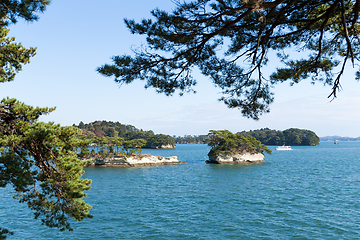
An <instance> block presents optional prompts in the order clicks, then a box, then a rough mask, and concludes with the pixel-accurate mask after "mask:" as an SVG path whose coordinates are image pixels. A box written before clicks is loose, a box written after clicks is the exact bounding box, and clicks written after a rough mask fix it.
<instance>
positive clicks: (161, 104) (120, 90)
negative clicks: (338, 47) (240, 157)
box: [0, 0, 360, 137]
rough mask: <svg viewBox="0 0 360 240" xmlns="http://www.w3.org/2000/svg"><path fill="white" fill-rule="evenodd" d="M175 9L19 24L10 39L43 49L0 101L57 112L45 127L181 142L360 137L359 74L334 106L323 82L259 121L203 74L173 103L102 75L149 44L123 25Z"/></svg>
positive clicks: (299, 90) (350, 73)
mask: <svg viewBox="0 0 360 240" xmlns="http://www.w3.org/2000/svg"><path fill="white" fill-rule="evenodd" d="M174 7H175V5H174V3H173V2H172V1H171V0H152V1H148V0H132V1H124V0H102V1H98V0H97V1H95V0H76V1H74V0H61V1H60V0H53V1H52V3H51V5H50V6H48V8H47V10H46V11H45V12H44V13H43V14H40V19H39V20H38V21H37V22H32V23H28V22H24V21H22V20H20V21H19V23H17V24H16V25H11V27H10V33H9V36H14V37H15V38H16V42H21V43H22V44H23V45H24V46H25V47H37V55H36V56H35V57H34V58H32V60H31V63H30V64H27V65H25V66H24V67H23V70H22V71H21V72H20V73H19V74H18V75H17V76H16V78H15V81H13V82H8V83H2V84H1V88H0V96H1V97H7V96H9V97H12V98H17V99H18V100H20V101H22V102H25V103H26V104H28V105H33V106H40V107H45V106H47V107H54V106H56V111H55V112H53V113H51V114H49V115H47V116H44V117H42V118H41V120H42V121H45V122H48V121H52V122H55V123H59V124H61V125H63V126H68V125H73V124H79V123H80V121H83V122H84V123H90V122H93V121H96V120H107V121H114V122H116V121H118V122H121V123H123V124H131V125H133V126H135V127H137V128H139V129H143V130H153V131H154V132H155V133H163V134H169V135H177V136H183V135H200V134H207V133H208V131H209V130H220V129H227V130H230V131H232V132H239V131H244V130H245V131H248V130H255V129H260V128H270V129H275V130H285V129H288V128H292V127H293V128H300V129H308V130H312V131H314V132H315V133H316V134H317V135H318V136H320V137H323V136H332V135H339V136H344V137H345V136H347V137H359V136H360V128H359V126H358V123H359V119H360V94H359V93H360V83H359V82H357V81H355V75H354V70H353V69H352V68H348V69H347V71H346V73H345V75H344V76H343V78H342V91H341V92H340V93H339V94H338V98H336V99H335V100H333V101H330V99H328V98H327V96H328V95H329V94H330V92H331V86H324V85H323V84H322V83H320V82H319V83H316V84H315V85H312V84H310V81H303V82H301V83H299V84H297V85H295V86H292V87H291V86H290V85H289V83H282V84H279V85H277V86H275V88H274V89H273V92H274V93H275V101H274V103H272V104H271V105H270V110H271V112H270V113H268V114H264V115H262V116H261V117H260V120H259V121H255V120H252V119H248V118H245V117H243V116H242V114H241V113H240V111H239V110H237V109H229V108H227V107H226V105H225V104H224V103H222V102H219V101H218V100H217V99H218V98H220V97H221V93H220V89H219V88H216V87H215V86H214V85H213V83H212V82H211V80H209V79H208V78H207V77H205V76H202V75H200V74H196V80H197V81H198V85H197V86H196V87H195V90H196V91H197V93H196V94H192V93H191V94H185V95H184V96H182V97H180V96H178V95H176V94H175V95H174V96H170V97H167V96H165V95H162V94H157V93H156V92H155V90H154V89H152V88H149V89H144V82H141V81H136V82H134V83H132V84H129V85H123V86H121V87H119V85H117V84H116V83H115V82H114V79H113V78H107V77H103V76H101V75H100V74H98V73H97V72H96V68H97V67H99V66H101V65H103V64H105V63H111V57H112V56H114V55H123V54H132V51H131V49H132V48H136V47H139V46H141V44H145V38H144V37H142V36H138V35H132V34H131V33H130V32H129V31H128V29H127V28H126V27H125V24H124V21H123V19H124V18H128V19H134V20H137V21H140V20H141V19H143V18H149V17H150V16H151V15H150V11H151V10H152V9H154V8H160V9H164V10H171V9H172V8H174ZM277 64H279V62H278V61H277V59H273V60H272V59H270V64H269V67H270V69H271V68H273V69H275V68H276V66H277Z"/></svg>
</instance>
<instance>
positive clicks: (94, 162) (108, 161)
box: [82, 154, 186, 167]
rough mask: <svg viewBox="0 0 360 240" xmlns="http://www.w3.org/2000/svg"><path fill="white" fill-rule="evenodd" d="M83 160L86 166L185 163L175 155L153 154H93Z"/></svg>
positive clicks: (136, 165) (138, 165)
mask: <svg viewBox="0 0 360 240" xmlns="http://www.w3.org/2000/svg"><path fill="white" fill-rule="evenodd" d="M82 160H84V161H89V164H87V165H86V167H140V166H156V165H176V164H186V162H180V161H179V160H178V159H177V157H176V156H171V157H162V156H153V155H150V154H141V155H136V154H134V155H131V156H126V155H114V156H93V157H88V158H83V159H82Z"/></svg>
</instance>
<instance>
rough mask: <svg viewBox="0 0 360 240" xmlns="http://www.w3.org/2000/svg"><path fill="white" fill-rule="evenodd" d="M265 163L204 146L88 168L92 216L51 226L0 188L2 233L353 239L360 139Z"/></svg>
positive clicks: (282, 154)
mask: <svg viewBox="0 0 360 240" xmlns="http://www.w3.org/2000/svg"><path fill="white" fill-rule="evenodd" d="M270 148H271V149H272V150H273V154H272V155H266V157H265V163H261V164H245V165H207V164H205V162H204V161H205V159H206V157H207V153H208V151H209V147H208V146H206V145H198V144H188V145H178V146H177V148H176V149H173V150H144V151H143V153H151V154H154V155H161V156H173V155H175V156H178V159H179V160H180V161H186V162H188V164H187V165H171V166H155V167H136V168H86V173H85V176H84V177H86V178H90V179H92V181H93V183H92V189H91V190H90V191H89V192H88V197H87V198H86V199H85V200H86V202H87V203H89V204H91V205H92V206H93V209H92V211H91V213H92V214H93V215H94V218H93V219H88V220H84V221H82V222H78V223H75V222H74V223H73V224H72V226H73V227H74V231H73V232H59V231H58V230H57V229H49V228H47V227H45V226H43V225H41V223H40V221H38V220H36V221H35V220H34V218H33V214H32V213H31V212H30V211H29V210H28V209H27V207H26V205H25V204H20V203H18V202H16V200H14V199H12V195H13V193H12V192H11V191H10V190H9V189H10V188H6V189H0V195H1V196H2V197H1V201H0V226H2V227H5V228H8V229H9V230H12V231H14V235H13V236H10V237H8V239H359V238H360V156H359V154H360V143H359V142H340V144H339V145H334V144H333V143H332V142H321V144H320V145H319V146H316V147H293V150H292V151H275V150H274V147H270Z"/></svg>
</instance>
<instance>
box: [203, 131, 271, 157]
mask: <svg viewBox="0 0 360 240" xmlns="http://www.w3.org/2000/svg"><path fill="white" fill-rule="evenodd" d="M205 143H207V144H208V145H209V146H210V147H212V148H211V150H210V152H209V153H208V156H209V160H207V161H206V163H209V164H211V163H213V164H236V163H259V162H264V158H265V155H264V154H263V152H266V153H268V154H271V150H270V149H268V148H267V147H266V146H265V145H263V144H261V142H260V141H258V140H256V139H255V138H254V137H252V136H244V135H241V134H233V133H231V132H230V131H228V130H220V131H215V130H210V133H209V134H208V135H207V139H206V140H205Z"/></svg>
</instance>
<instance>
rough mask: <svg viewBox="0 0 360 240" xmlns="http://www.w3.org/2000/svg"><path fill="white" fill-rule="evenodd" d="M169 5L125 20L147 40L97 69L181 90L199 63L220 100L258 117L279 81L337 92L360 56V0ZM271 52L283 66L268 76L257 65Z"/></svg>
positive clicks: (189, 87) (188, 86) (220, 0)
mask: <svg viewBox="0 0 360 240" xmlns="http://www.w3.org/2000/svg"><path fill="white" fill-rule="evenodd" d="M175 3H176V8H175V9H174V10H173V11H172V12H170V13H168V12H165V11H162V10H159V9H155V10H153V11H152V12H151V13H152V15H153V17H154V18H155V20H152V19H143V20H142V21H141V22H140V23H136V22H135V21H134V20H128V19H125V24H126V26H127V27H128V28H129V30H130V31H131V33H132V34H140V35H145V36H146V41H147V46H145V47H142V48H140V49H137V50H135V51H134V54H135V56H134V57H132V56H129V55H122V56H114V57H113V58H112V60H113V64H105V65H103V66H101V67H99V68H98V69H97V71H98V72H99V73H101V74H102V75H104V76H108V77H111V76H113V77H115V82H117V83H119V84H120V85H121V84H123V83H126V84H128V83H131V82H133V81H134V80H136V79H139V80H146V84H145V87H146V88H148V87H153V88H155V89H156V91H157V92H159V93H165V94H166V95H172V94H173V93H174V92H175V91H176V90H178V91H179V92H180V94H181V95H182V94H183V93H185V92H192V91H194V89H193V87H194V86H195V85H196V80H195V79H194V78H193V75H192V70H193V69H194V68H196V67H197V68H198V69H199V70H200V71H201V73H202V74H203V75H205V76H209V77H210V78H211V79H212V81H213V83H214V84H215V86H217V87H220V88H221V89H222V90H223V94H224V95H223V97H221V98H220V100H222V101H223V102H224V103H225V104H227V106H228V107H230V108H239V109H241V112H242V113H243V115H244V116H247V117H249V118H253V119H258V118H259V116H260V115H261V114H263V113H266V112H269V104H270V103H272V102H273V100H274V97H273V93H272V92H271V90H270V89H271V87H272V86H274V85H276V84H277V83H281V82H284V81H288V80H289V81H290V83H291V85H293V84H295V83H298V82H300V81H301V80H304V79H308V78H310V79H311V82H312V83H315V82H316V81H321V82H323V83H324V84H327V85H330V86H332V90H331V92H330V94H329V97H336V96H337V92H338V90H339V88H340V87H341V85H340V79H341V77H342V75H343V74H344V71H345V67H346V65H347V64H348V63H349V62H350V63H351V64H352V66H355V63H358V62H359V37H358V34H359V11H360V0H308V1H300V0H272V1H260V0H253V1H248V0H226V1H224V0H193V1H184V2H181V1H176V2H175ZM285 51H288V52H285ZM295 51H298V52H304V54H300V55H299V54H293V52H295ZM269 53H276V54H277V56H278V58H279V60H280V61H281V62H282V66H279V67H278V68H277V69H275V70H274V72H273V73H272V74H271V75H270V77H269V79H267V77H266V76H264V74H263V71H262V70H263V68H264V67H265V66H266V65H267V63H268V62H269V61H270V60H272V59H269ZM290 55H291V56H292V57H294V58H293V59H291V58H290ZM305 55H307V56H305ZM356 79H360V71H357V72H356Z"/></svg>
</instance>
